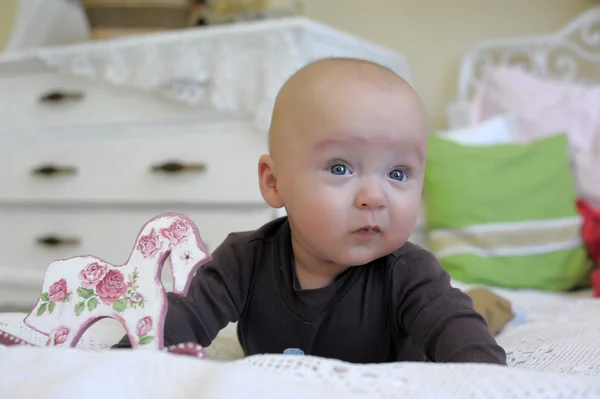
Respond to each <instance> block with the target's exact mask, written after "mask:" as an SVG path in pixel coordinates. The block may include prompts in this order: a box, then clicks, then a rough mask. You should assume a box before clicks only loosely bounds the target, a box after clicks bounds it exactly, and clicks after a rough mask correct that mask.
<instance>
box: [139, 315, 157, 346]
mask: <svg viewBox="0 0 600 399" xmlns="http://www.w3.org/2000/svg"><path fill="white" fill-rule="evenodd" d="M136 327H137V335H138V337H140V340H139V341H138V344H139V345H147V344H149V343H150V342H152V341H153V340H154V336H152V335H148V333H149V332H150V331H152V317H150V316H146V317H143V318H141V319H140V321H138V323H137V326H136Z"/></svg>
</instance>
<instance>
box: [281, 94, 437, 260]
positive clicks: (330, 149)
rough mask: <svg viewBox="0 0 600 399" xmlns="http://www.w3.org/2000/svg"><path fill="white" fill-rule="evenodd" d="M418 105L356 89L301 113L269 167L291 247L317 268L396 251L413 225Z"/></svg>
mask: <svg viewBox="0 0 600 399" xmlns="http://www.w3.org/2000/svg"><path fill="white" fill-rule="evenodd" d="M420 107H421V104H420V102H418V101H416V100H415V98H413V96H411V95H403V94H401V93H400V94H399V93H398V91H397V90H392V89H390V88H372V87H369V88H365V87H361V85H360V84H358V85H356V86H355V87H348V88H346V89H345V90H344V93H339V95H335V96H322V97H321V98H320V99H318V100H317V101H315V102H314V106H311V107H309V109H306V110H305V116H304V117H303V118H300V119H299V120H300V122H299V126H297V128H298V131H297V133H296V134H294V135H293V137H290V141H289V142H288V145H287V147H288V151H286V159H285V162H279V161H276V162H277V170H278V176H277V181H278V190H279V193H280V196H281V199H282V200H283V202H284V204H285V207H286V210H287V213H288V215H289V219H290V224H291V227H292V233H293V236H294V239H295V241H296V243H297V245H301V246H302V247H303V250H304V251H306V252H307V253H309V254H311V255H312V256H314V257H316V258H318V259H319V260H322V261H326V262H334V263H336V264H340V265H346V266H355V265H362V264H366V263H368V262H370V261H372V260H374V259H376V258H379V257H381V256H385V255H388V254H389V253H391V252H393V251H395V250H396V249H398V248H400V247H401V246H402V245H403V244H404V243H405V242H406V241H407V239H408V237H409V236H410V234H411V232H412V230H413V229H414V226H415V224H416V220H417V216H418V213H419V206H420V202H421V192H422V187H423V175H424V172H425V156H426V140H427V131H426V124H425V121H424V117H423V116H424V113H423V112H422V109H420Z"/></svg>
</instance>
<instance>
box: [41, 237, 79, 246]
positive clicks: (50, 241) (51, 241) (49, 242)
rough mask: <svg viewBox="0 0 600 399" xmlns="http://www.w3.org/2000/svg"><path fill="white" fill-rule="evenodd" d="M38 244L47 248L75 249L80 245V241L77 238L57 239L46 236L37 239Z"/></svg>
mask: <svg viewBox="0 0 600 399" xmlns="http://www.w3.org/2000/svg"><path fill="white" fill-rule="evenodd" d="M37 242H38V244H40V245H45V246H47V247H77V246H79V245H80V244H81V240H80V239H79V238H77V237H71V238H69V237H58V236H54V235H47V236H43V237H40V238H38V239H37Z"/></svg>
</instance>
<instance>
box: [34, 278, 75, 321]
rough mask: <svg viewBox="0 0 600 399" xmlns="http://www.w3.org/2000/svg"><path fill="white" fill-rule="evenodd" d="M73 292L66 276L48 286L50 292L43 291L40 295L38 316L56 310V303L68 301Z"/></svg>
mask: <svg viewBox="0 0 600 399" xmlns="http://www.w3.org/2000/svg"><path fill="white" fill-rule="evenodd" d="M70 296H71V293H70V292H69V288H68V287H67V281H66V280H65V279H64V278H61V279H60V280H58V281H56V282H54V283H52V285H51V286H50V287H49V288H48V292H42V293H41V295H40V306H39V307H38V308H37V312H36V314H37V315H38V316H41V315H43V314H44V313H46V311H47V312H48V313H52V312H54V308H55V307H56V304H58V303H63V302H67V301H68V300H69V297H70Z"/></svg>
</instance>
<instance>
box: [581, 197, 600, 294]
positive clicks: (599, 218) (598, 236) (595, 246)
mask: <svg viewBox="0 0 600 399" xmlns="http://www.w3.org/2000/svg"><path fill="white" fill-rule="evenodd" d="M575 205H576V206H577V211H578V212H579V214H581V216H582V217H583V229H582V232H581V236H582V240H583V244H584V245H585V247H586V249H587V251H588V253H589V254H590V258H591V259H592V261H593V262H594V264H595V265H596V267H595V268H594V270H593V271H592V274H591V281H592V287H593V288H594V296H595V297H596V298H600V209H596V208H594V207H593V206H592V205H590V204H588V203H587V202H585V201H584V200H582V199H578V200H577V201H576V203H575Z"/></svg>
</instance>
